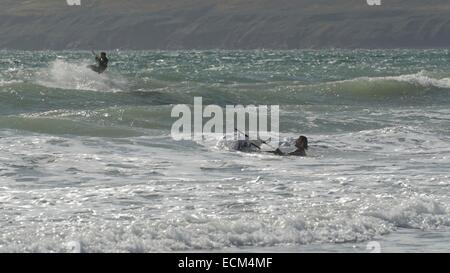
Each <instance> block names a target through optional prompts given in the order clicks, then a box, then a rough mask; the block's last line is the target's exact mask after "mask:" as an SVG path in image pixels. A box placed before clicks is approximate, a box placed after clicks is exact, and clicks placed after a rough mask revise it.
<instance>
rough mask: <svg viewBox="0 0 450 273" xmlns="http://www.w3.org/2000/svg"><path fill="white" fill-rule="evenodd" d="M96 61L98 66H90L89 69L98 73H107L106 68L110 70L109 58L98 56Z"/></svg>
mask: <svg viewBox="0 0 450 273" xmlns="http://www.w3.org/2000/svg"><path fill="white" fill-rule="evenodd" d="M95 60H96V61H97V63H98V66H95V65H90V66H89V68H90V69H92V70H93V71H95V72H97V73H103V72H105V70H106V68H108V61H109V60H108V58H106V57H103V58H102V57H99V56H96V57H95Z"/></svg>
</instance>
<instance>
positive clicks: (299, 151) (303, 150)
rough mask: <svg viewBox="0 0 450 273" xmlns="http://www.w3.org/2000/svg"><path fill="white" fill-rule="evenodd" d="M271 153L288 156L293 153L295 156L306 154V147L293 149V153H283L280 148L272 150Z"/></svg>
mask: <svg viewBox="0 0 450 273" xmlns="http://www.w3.org/2000/svg"><path fill="white" fill-rule="evenodd" d="M269 153H272V154H276V155H281V156H286V155H293V156H306V151H305V149H297V150H295V151H293V152H292V153H283V152H282V151H281V150H280V149H276V150H275V151H271V152H269Z"/></svg>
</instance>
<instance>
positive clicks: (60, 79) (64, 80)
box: [34, 59, 127, 92]
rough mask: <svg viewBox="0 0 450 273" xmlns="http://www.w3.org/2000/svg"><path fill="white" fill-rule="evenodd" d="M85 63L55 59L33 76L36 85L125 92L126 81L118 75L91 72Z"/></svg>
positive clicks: (108, 72)
mask: <svg viewBox="0 0 450 273" xmlns="http://www.w3.org/2000/svg"><path fill="white" fill-rule="evenodd" d="M88 65H89V64H88V63H87V62H82V61H80V62H75V63H70V62H66V61H64V60H61V59H57V60H55V61H53V62H52V63H50V65H49V66H48V67H46V68H43V69H40V70H39V71H37V73H36V74H35V75H34V82H35V83H36V84H39V85H42V86H46V87H49V88H59V89H70V90H91V91H104V92H117V91H124V90H127V81H126V80H125V79H124V78H122V77H121V76H120V75H118V74H116V73H114V72H110V71H107V72H105V73H103V74H98V73H95V72H93V71H91V70H90V69H89V68H88V67H87V66H88Z"/></svg>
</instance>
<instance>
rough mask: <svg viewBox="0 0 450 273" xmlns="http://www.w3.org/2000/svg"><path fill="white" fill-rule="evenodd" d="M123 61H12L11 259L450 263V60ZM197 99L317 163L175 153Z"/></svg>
mask: <svg viewBox="0 0 450 273" xmlns="http://www.w3.org/2000/svg"><path fill="white" fill-rule="evenodd" d="M107 53H108V57H109V60H110V65H109V67H108V70H107V71H106V72H105V73H103V74H97V73H94V72H92V71H90V70H89V69H88V68H86V67H87V66H88V65H90V64H94V63H95V62H94V59H93V56H92V53H91V52H90V51H12V50H2V51H0V252H58V253H59V252H88V253H89V252H353V253H354V252H356V253H366V252H448V251H450V191H449V190H450V107H449V106H450V52H449V50H447V49H428V50H406V49H390V50H341V49H328V50H291V51H277V50H262V49H261V50H240V51H228V50H207V51H194V50H191V51H126V50H113V51H108V52H107ZM194 97H201V98H202V99H203V104H205V105H218V106H220V107H225V106H226V105H238V104H239V105H278V106H279V117H280V124H279V134H280V145H282V146H283V147H284V148H286V149H289V148H290V147H291V148H292V147H293V143H294V141H295V139H296V138H297V137H298V136H299V135H305V136H307V137H308V140H309V149H308V150H307V156H306V157H293V156H276V155H273V154H270V153H265V152H264V151H263V152H260V151H255V152H241V151H236V150H235V149H233V148H232V147H231V146H232V145H231V146H230V145H228V142H224V140H223V138H220V137H218V136H217V135H211V136H209V137H208V135H207V134H206V137H204V138H203V139H200V140H189V139H185V140H175V139H174V138H173V135H172V133H171V129H172V126H173V124H174V122H175V121H176V120H177V119H176V118H173V117H172V116H171V111H172V109H173V108H174V107H175V106H176V105H180V104H185V105H188V106H189V107H191V106H192V105H193V103H194ZM264 149H266V150H270V149H271V148H270V147H265V148H264Z"/></svg>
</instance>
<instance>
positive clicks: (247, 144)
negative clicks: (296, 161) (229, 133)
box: [234, 136, 308, 156]
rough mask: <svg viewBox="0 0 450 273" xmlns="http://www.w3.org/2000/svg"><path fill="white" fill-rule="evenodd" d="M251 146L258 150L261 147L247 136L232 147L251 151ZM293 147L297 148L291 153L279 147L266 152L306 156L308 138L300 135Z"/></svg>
mask: <svg viewBox="0 0 450 273" xmlns="http://www.w3.org/2000/svg"><path fill="white" fill-rule="evenodd" d="M263 143H265V142H263ZM252 146H254V147H256V148H258V149H259V150H260V149H261V147H260V146H258V145H257V144H255V143H253V142H251V141H250V140H248V138H246V139H245V140H239V141H238V142H237V143H236V145H235V147H234V149H235V150H238V151H241V152H251V151H252V149H251V148H252ZM295 147H296V148H297V150H295V151H293V152H291V153H283V152H282V151H281V150H280V148H278V149H276V150H275V151H266V152H267V153H271V154H275V155H280V156H306V150H308V138H307V137H305V136H300V137H299V138H298V139H297V140H296V141H295Z"/></svg>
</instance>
